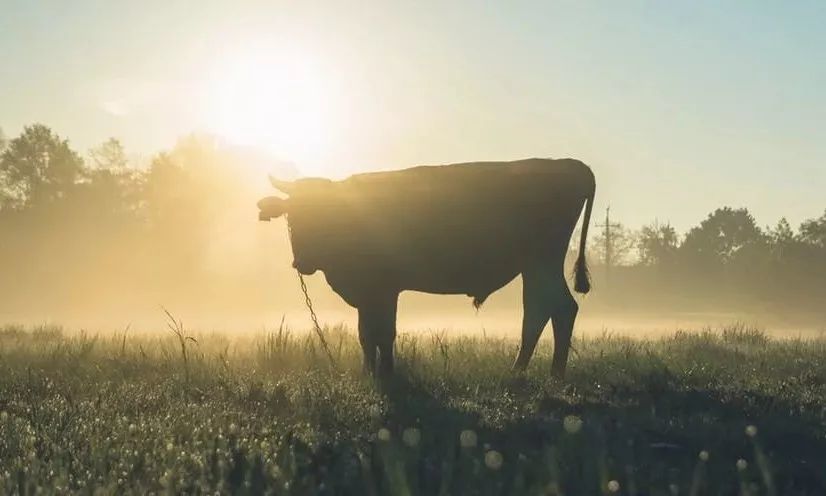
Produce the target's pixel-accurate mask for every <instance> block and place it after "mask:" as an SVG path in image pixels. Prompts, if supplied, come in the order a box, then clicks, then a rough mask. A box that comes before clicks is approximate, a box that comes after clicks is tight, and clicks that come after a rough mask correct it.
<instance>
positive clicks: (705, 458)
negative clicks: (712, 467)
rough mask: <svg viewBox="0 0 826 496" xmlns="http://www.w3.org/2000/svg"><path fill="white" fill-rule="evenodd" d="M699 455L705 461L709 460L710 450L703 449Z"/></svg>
mask: <svg viewBox="0 0 826 496" xmlns="http://www.w3.org/2000/svg"><path fill="white" fill-rule="evenodd" d="M697 456H698V457H699V458H700V460H701V461H704V462H707V461H708V451H706V450H703V451H701V452H700V454H699V455H697Z"/></svg>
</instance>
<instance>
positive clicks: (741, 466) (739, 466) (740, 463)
mask: <svg viewBox="0 0 826 496" xmlns="http://www.w3.org/2000/svg"><path fill="white" fill-rule="evenodd" d="M748 466H749V463H748V462H747V461H746V460H743V459H742V458H740V459H739V460H737V470H739V471H741V472H742V471H743V470H746V469H747V468H748Z"/></svg>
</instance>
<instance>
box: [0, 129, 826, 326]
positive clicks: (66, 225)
mask: <svg viewBox="0 0 826 496" xmlns="http://www.w3.org/2000/svg"><path fill="white" fill-rule="evenodd" d="M127 156H128V154H127V151H126V150H124V149H123V146H122V145H121V144H120V142H119V141H117V140H116V139H110V140H108V141H105V142H104V143H103V144H102V145H100V146H98V147H95V148H93V149H92V150H90V151H89V152H88V153H87V154H85V155H82V154H80V153H79V152H77V151H75V150H73V149H72V147H71V145H70V142H69V141H67V140H66V139H65V138H64V137H61V136H58V135H56V134H55V133H54V132H53V131H51V129H49V128H48V127H47V126H44V125H32V126H28V127H26V128H25V129H24V130H23V132H22V133H21V134H20V136H17V137H13V138H11V139H9V140H7V142H6V143H5V144H4V145H3V150H2V159H1V161H0V179H1V180H0V198H2V204H0V205H2V207H1V208H0V273H1V274H2V279H0V320H2V321H3V322H15V323H22V324H39V323H57V324H61V325H65V326H67V327H70V328H86V329H99V330H116V329H123V328H125V327H126V326H131V327H132V328H141V329H156V328H160V327H162V325H163V322H164V319H165V314H164V311H163V309H168V310H169V311H170V312H171V313H173V314H174V315H175V316H176V317H177V318H179V319H181V320H183V321H184V322H185V324H186V325H187V326H189V327H191V328H196V329H200V330H218V329H220V330H227V331H232V332H251V331H258V330H261V329H267V328H273V327H277V326H279V325H281V322H282V320H283V322H284V323H285V325H288V326H290V327H291V328H293V329H307V328H309V324H310V321H309V316H308V310H307V308H306V305H305V300H304V295H303V294H302V292H301V289H300V285H299V281H298V276H297V274H296V272H295V271H294V270H293V269H292V268H291V264H292V254H291V249H290V245H289V241H288V234H287V228H286V224H285V222H284V220H283V219H280V220H275V221H273V222H269V223H264V222H259V221H258V218H257V208H256V205H255V204H256V201H257V200H258V199H259V198H260V197H262V196H264V195H268V194H272V190H271V186H270V185H269V181H268V180H267V174H273V175H275V176H278V177H281V178H286V179H291V178H295V177H296V176H297V175H298V174H299V173H298V171H297V170H296V169H295V167H293V166H292V165H291V164H289V163H286V162H283V161H280V160H278V159H276V158H274V157H272V156H271V155H268V154H266V153H263V152H260V151H258V150H255V149H252V148H244V147H238V146H232V145H229V144H227V143H225V142H223V141H221V140H220V139H217V138H215V137H211V136H205V135H191V136H186V137H184V138H181V139H180V140H179V141H178V143H177V144H176V145H175V146H174V147H173V148H172V149H170V150H166V151H162V152H159V153H158V154H156V155H155V156H154V157H153V158H152V159H151V160H149V161H148V163H145V164H134V163H130V161H129V160H128V159H127ZM597 181H598V183H599V179H598V180H597ZM598 190H599V189H598ZM620 220H621V219H620ZM594 224H597V225H596V226H592V230H591V233H592V234H591V235H590V239H589V241H588V246H589V253H588V257H589V260H590V263H591V272H592V277H593V279H594V287H595V290H594V292H593V293H592V294H591V295H589V296H588V297H585V298H581V299H580V307H581V311H580V321H579V323H578V329H579V331H578V332H580V333H581V332H585V333H599V332H619V333H636V334H656V333H658V332H671V331H673V330H675V329H679V328H691V327H694V328H696V327H700V326H714V325H721V326H722V325H729V324H731V323H733V322H746V323H749V324H752V325H759V326H763V327H766V328H768V329H769V330H770V331H774V332H775V333H776V334H783V335H796V334H797V333H807V334H811V333H817V332H820V331H822V328H821V327H818V326H822V324H820V323H821V322H822V321H823V316H824V315H823V310H822V308H821V307H820V305H819V303H818V302H819V301H822V299H823V298H824V297H826V294H825V293H826V288H825V287H824V285H823V281H824V280H826V277H824V271H826V265H824V263H823V260H826V255H824V250H826V235H824V233H826V215H824V216H822V217H820V218H814V219H811V220H809V221H806V222H804V223H803V224H802V225H801V226H800V228H799V229H797V230H794V229H793V228H791V227H790V226H789V225H788V223H785V221H781V223H780V224H778V225H777V226H775V227H770V228H760V227H759V226H758V223H757V221H756V220H755V219H754V218H753V217H752V216H751V214H750V213H749V212H748V210H747V209H743V208H740V209H736V208H735V209H732V208H728V207H724V208H721V209H718V210H716V211H715V212H712V213H710V214H708V217H707V218H706V219H705V220H702V221H701V222H699V223H698V225H697V226H696V227H694V228H692V229H691V230H689V231H688V232H687V233H678V232H676V231H675V230H674V229H673V228H672V227H671V226H669V225H667V224H660V223H657V222H652V223H651V224H650V225H647V226H643V227H642V228H640V229H637V230H634V229H630V228H628V227H626V226H624V225H623V224H622V223H621V222H617V219H613V220H610V222H609V224H611V227H610V230H608V231H606V229H605V226H604V224H603V225H602V227H600V224H598V223H597V222H594ZM606 235H608V237H609V240H608V242H606ZM573 239H578V234H577V233H575V235H574V237H573ZM606 255H607V258H606ZM574 256H575V252H574V251H570V252H569V257H568V258H569V264H568V265H569V266H570V261H572V260H573V258H574ZM606 261H607V262H608V263H607V264H606ZM568 271H569V273H570V268H569V269H568ZM307 285H308V291H309V295H310V297H311V298H312V301H313V303H314V306H315V308H316V310H317V312H318V314H319V318H320V319H321V321H322V323H323V324H327V325H337V324H343V325H346V326H353V325H354V324H355V318H356V315H355V311H354V310H353V309H351V308H350V307H348V306H347V305H346V304H345V303H344V302H342V301H341V299H340V298H339V297H338V296H337V295H335V294H334V293H333V292H332V290H331V289H330V288H329V286H327V284H326V281H325V280H324V277H323V275H322V274H321V273H317V274H316V275H313V276H310V277H307ZM520 319H521V281H520V280H519V278H517V279H516V280H514V281H513V282H511V283H510V284H509V285H507V286H506V287H505V288H503V289H502V290H500V291H498V292H497V293H495V294H494V295H493V296H492V297H491V298H490V299H489V301H488V302H486V304H485V305H484V306H483V307H482V308H481V309H480V310H479V311H477V310H475V309H474V308H473V307H472V306H471V303H470V299H469V298H466V297H462V296H436V295H424V294H416V293H409V292H408V293H404V294H403V295H402V298H401V302H400V305H399V322H400V328H401V329H402V330H408V331H441V330H445V331H449V332H463V333H480V334H497V335H514V336H515V335H518V329H519V326H520V322H521V320H520Z"/></svg>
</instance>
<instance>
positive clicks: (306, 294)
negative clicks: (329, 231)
mask: <svg viewBox="0 0 826 496" xmlns="http://www.w3.org/2000/svg"><path fill="white" fill-rule="evenodd" d="M287 234H288V235H289V239H290V245H292V242H293V228H292V226H290V220H289V218H288V219H287ZM295 273H296V274H298V281H299V283H300V284H301V292H302V293H304V304H305V305H306V306H307V310H309V311H310V320H312V322H313V330H315V333H316V335H317V336H318V340H319V342H321V347H322V348H323V349H324V353H326V354H327V358H328V359H329V360H330V366H331V367H332V368H333V370H335V371H338V367H337V366H336V360H335V359H334V358H333V353H332V352H331V351H330V347H329V346H328V345H327V339H326V338H325V337H324V331H323V330H322V329H321V325H320V324H319V323H318V316H317V315H316V313H315V309H314V308H313V300H312V299H311V298H310V293H309V292H308V291H307V283H306V282H304V274H302V273H301V272H300V271H299V270H298V269H296V270H295Z"/></svg>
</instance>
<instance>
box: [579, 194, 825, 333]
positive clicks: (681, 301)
mask: <svg viewBox="0 0 826 496" xmlns="http://www.w3.org/2000/svg"><path fill="white" fill-rule="evenodd" d="M605 236H606V233H605V231H604V230H603V232H598V233H597V235H596V236H595V237H594V238H595V239H594V240H593V242H591V243H590V245H591V248H590V249H591V251H592V253H591V254H590V255H591V260H592V261H594V276H595V279H596V280H597V283H601V284H602V285H603V288H602V289H603V296H604V299H607V300H611V301H612V302H614V303H615V304H617V305H629V306H635V305H638V306H639V305H647V306H651V305H654V306H663V307H665V308H682V309H685V310H689V309H691V310H713V309H723V308H730V309H738V310H743V311H755V310H757V311H761V312H769V313H783V314H789V313H792V312H804V313H805V314H807V315H809V316H812V317H816V316H822V315H824V309H823V307H822V302H823V301H826V210H825V211H824V212H823V214H822V215H820V216H819V217H815V218H811V219H807V220H805V221H803V222H802V223H801V224H800V225H799V226H798V227H797V229H795V228H793V227H792V226H791V225H790V223H789V222H788V221H787V220H786V219H785V218H782V219H781V220H780V221H779V222H778V223H777V224H776V225H775V226H767V227H760V225H759V224H758V222H757V221H756V219H755V218H754V216H753V215H752V214H751V213H750V212H749V210H748V209H747V208H732V207H728V206H725V207H720V208H717V209H715V210H714V211H713V212H711V213H709V214H708V215H707V217H706V218H705V219H703V220H702V221H701V222H700V223H699V225H696V226H694V227H692V228H690V229H689V230H688V232H686V233H685V234H680V233H678V232H677V231H676V230H675V229H674V227H672V226H671V225H670V224H668V223H660V222H657V221H654V222H652V223H650V224H648V225H645V226H643V227H642V228H640V229H639V230H631V229H628V228H626V227H624V226H622V225H621V224H619V225H618V226H617V227H615V228H614V229H613V232H611V233H610V243H609V244H607V245H606V238H605ZM606 250H610V251H611V252H612V254H611V260H613V261H614V263H615V264H616V266H614V267H605V264H604V262H605V260H606V253H605V252H606Z"/></svg>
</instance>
